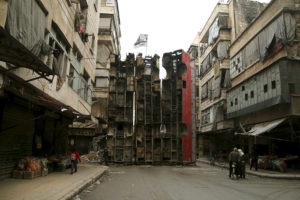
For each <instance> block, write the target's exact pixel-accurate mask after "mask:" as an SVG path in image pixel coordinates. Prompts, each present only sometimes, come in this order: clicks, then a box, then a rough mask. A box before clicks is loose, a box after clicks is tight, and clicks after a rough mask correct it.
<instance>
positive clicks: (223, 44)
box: [197, 0, 265, 156]
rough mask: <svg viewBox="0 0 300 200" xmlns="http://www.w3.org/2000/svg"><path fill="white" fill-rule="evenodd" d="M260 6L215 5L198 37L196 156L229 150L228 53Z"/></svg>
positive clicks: (234, 2) (244, 2)
mask: <svg viewBox="0 0 300 200" xmlns="http://www.w3.org/2000/svg"><path fill="white" fill-rule="evenodd" d="M264 6H265V4H261V3H259V2H256V1H248V0H239V1H237V0H232V1H229V2H228V3H218V4H217V5H216V7H215V8H214V10H213V12H212V13H211V15H210V17H209V18H208V20H207V22H206V24H205V26H204V27H203V29H202V31H201V33H200V36H199V53H198V54H199V77H200V83H199V94H200V98H199V110H198V117H199V118H200V119H201V124H200V128H199V134H198V139H197V142H198V156H203V155H210V156H212V155H213V154H216V153H221V152H227V151H229V148H231V147H230V146H231V145H232V144H231V141H232V139H233V138H232V136H233V135H232V133H233V128H234V121H233V120H231V119H228V118H227V117H226V114H227V113H226V109H227V107H228V102H227V99H226V91H227V89H228V88H230V87H231V79H230V73H231V71H230V54H229V49H230V46H231V42H232V41H233V40H234V39H235V38H236V37H237V36H238V35H239V34H240V33H242V32H243V31H244V30H245V29H246V27H247V25H248V24H249V23H250V22H251V21H252V20H253V19H254V18H255V17H256V16H257V15H258V13H260V11H261V10H263V8H264ZM230 138H231V139H230ZM224 139H225V140H224ZM227 140H228V141H227ZM225 141H226V142H225Z"/></svg>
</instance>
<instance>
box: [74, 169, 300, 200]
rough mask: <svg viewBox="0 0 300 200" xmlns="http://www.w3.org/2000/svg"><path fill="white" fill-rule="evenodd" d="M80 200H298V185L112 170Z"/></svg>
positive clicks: (212, 174)
mask: <svg viewBox="0 0 300 200" xmlns="http://www.w3.org/2000/svg"><path fill="white" fill-rule="evenodd" d="M79 197H80V199H81V200H102V199H103V200H129V199H130V200H144V199H147V200H154V199H155V200H171V199H172V200H189V199H193V200H195V199H201V200H205V199H209V200H220V199H221V200H235V199H239V200H248V199H249V200H256V199H262V200H271V199H278V200H285V199H286V200H299V199H300V181H288V180H276V179H275V180H274V179H262V178H258V177H254V176H247V177H246V179H245V180H231V179H229V178H228V172H227V170H224V169H220V168H217V167H212V166H209V165H205V164H203V165H201V166H199V167H175V166H124V167H111V168H110V170H109V173H108V174H107V175H106V176H105V177H103V178H102V180H101V183H100V182H98V184H95V185H93V186H91V187H90V188H88V189H87V190H85V191H83V192H82V193H81V194H80V196H79Z"/></svg>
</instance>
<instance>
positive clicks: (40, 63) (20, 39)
mask: <svg viewBox="0 0 300 200" xmlns="http://www.w3.org/2000/svg"><path fill="white" fill-rule="evenodd" d="M99 6H100V2H99V1H97V0H80V1H75V0H72V1H71V0H66V1H60V0H53V1H47V0H27V1H5V0H1V1H0V9H1V12H0V15H1V16H0V19H1V24H0V41H1V42H0V60H1V62H0V94H1V95H0V102H1V103H0V130H1V136H0V141H1V142H0V144H1V145H0V146H1V147H0V157H1V159H0V162H1V163H0V166H1V167H0V178H4V177H7V176H9V175H10V173H11V171H12V169H13V168H14V165H15V163H16V161H17V160H19V159H21V158H24V157H25V156H30V155H37V154H38V155H58V154H65V153H66V151H67V149H68V146H69V144H68V127H69V125H72V124H73V121H74V120H80V119H83V118H88V117H87V116H90V115H91V104H92V97H93V84H94V82H95V67H96V59H95V58H96V55H97V40H96V39H97V38H96V36H97V35H98V29H97V28H95V26H94V24H98V23H99V17H97V16H99V9H98V8H99ZM89 118H90V117H89Z"/></svg>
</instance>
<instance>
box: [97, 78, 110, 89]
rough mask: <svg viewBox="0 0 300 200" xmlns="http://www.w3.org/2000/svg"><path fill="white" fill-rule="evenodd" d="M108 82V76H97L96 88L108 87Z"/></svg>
mask: <svg viewBox="0 0 300 200" xmlns="http://www.w3.org/2000/svg"><path fill="white" fill-rule="evenodd" d="M108 84H109V82H108V78H107V77H96V83H95V87H96V88H99V87H100V88H102V87H108Z"/></svg>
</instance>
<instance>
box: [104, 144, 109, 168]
mask: <svg viewBox="0 0 300 200" xmlns="http://www.w3.org/2000/svg"><path fill="white" fill-rule="evenodd" d="M103 158H104V164H105V165H106V166H108V150H107V147H105V148H104V152H103Z"/></svg>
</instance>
